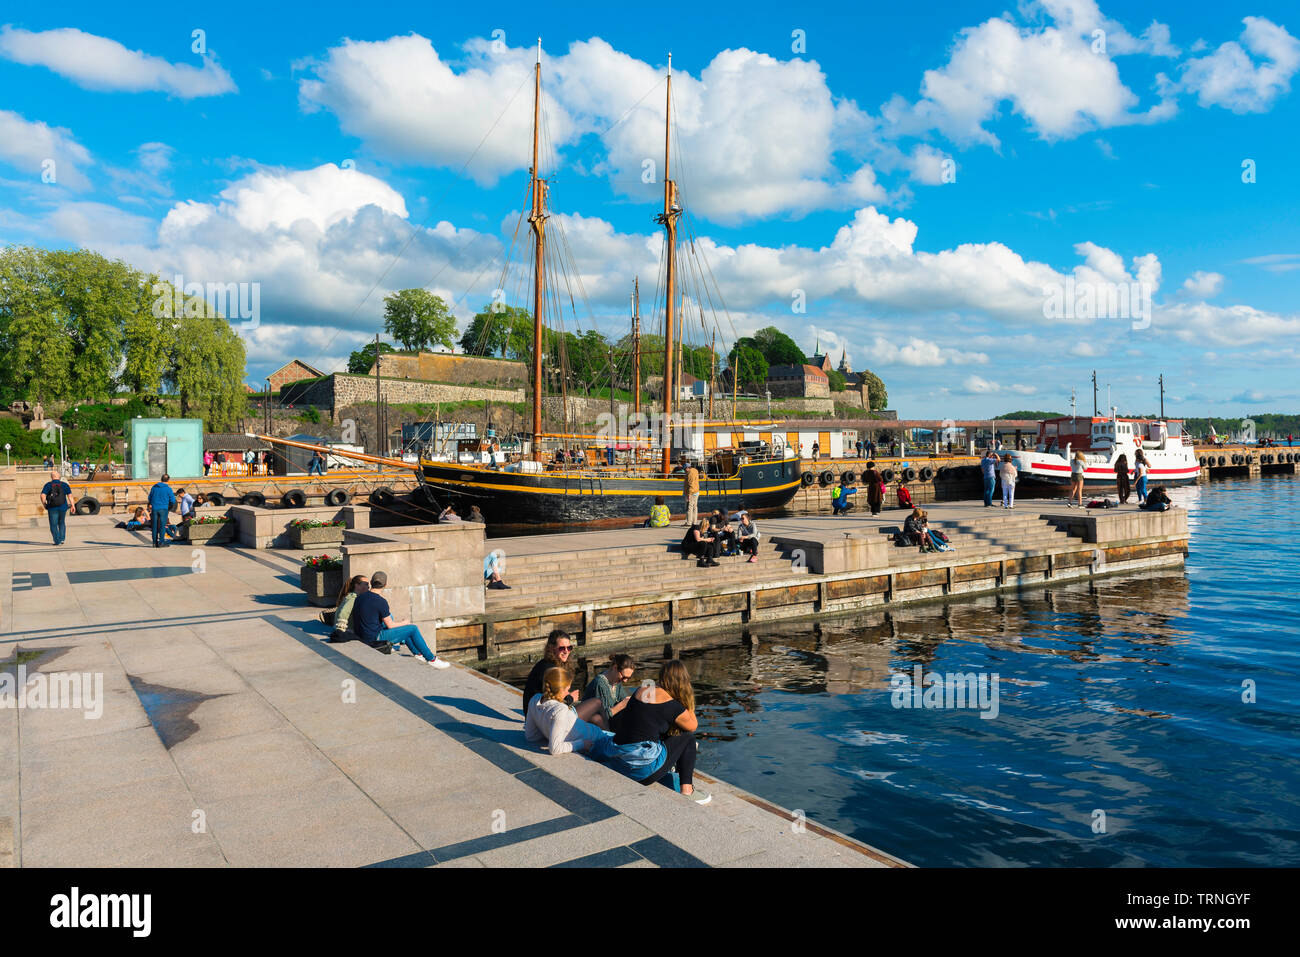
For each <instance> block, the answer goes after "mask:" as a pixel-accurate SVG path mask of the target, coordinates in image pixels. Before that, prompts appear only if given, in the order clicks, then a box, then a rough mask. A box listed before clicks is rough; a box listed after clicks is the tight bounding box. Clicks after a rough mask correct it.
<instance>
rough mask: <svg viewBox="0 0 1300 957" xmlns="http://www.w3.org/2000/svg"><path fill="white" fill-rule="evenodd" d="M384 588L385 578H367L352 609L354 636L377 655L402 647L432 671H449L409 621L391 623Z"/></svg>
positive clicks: (381, 576)
mask: <svg viewBox="0 0 1300 957" xmlns="http://www.w3.org/2000/svg"><path fill="white" fill-rule="evenodd" d="M387 585H388V575H387V574H385V573H384V572H375V573H374V574H373V575H371V576H370V590H369V591H364V592H361V593H360V594H359V595H357V598H356V602H355V603H354V604H353V605H352V628H353V630H354V631H355V632H356V633H357V636H358V637H359V638H360V639H361V640H362V641H364V642H365V643H366V644H368V645H371V646H374V647H379V648H380V650H381V651H382V650H383V648H382V646H383V645H384V644H390V645H399V644H400V645H406V647H407V648H409V649H410V650H411V654H413V655H419V656H420V657H422V658H423V659H424V660H425V661H426V662H428V663H429V664H430V665H432V666H433V667H434V668H450V667H451V664H450V662H447V661H443V660H442V659H441V658H439V657H438V656H437V655H435V654H434V653H433V652H432V651H430V650H429V646H428V644H426V643H425V640H424V636H423V635H421V634H420V629H419V628H417V627H415V625H413V624H411V623H410V622H409V621H404V622H394V621H393V613H392V612H391V611H390V610H389V608H388V599H387V598H385V597H384V596H383V595H381V594H380V592H381V591H383V590H384V588H385V587H386V586H387Z"/></svg>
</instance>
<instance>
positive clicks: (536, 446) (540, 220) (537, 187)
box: [528, 37, 546, 462]
mask: <svg viewBox="0 0 1300 957" xmlns="http://www.w3.org/2000/svg"><path fill="white" fill-rule="evenodd" d="M533 81H534V82H533V168H532V177H533V184H532V194H533V206H532V212H531V213H530V214H529V216H528V222H529V225H531V226H532V229H533V237H534V238H535V239H536V240H537V242H536V253H537V259H536V262H535V263H534V264H533V460H534V461H538V462H540V461H541V457H542V307H543V299H544V297H545V295H546V279H545V276H546V271H545V254H546V181H545V180H544V179H542V178H541V175H540V172H541V171H540V169H539V167H538V156H537V142H538V128H539V127H540V125H541V115H542V38H541V37H538V38H537V64H536V66H535V67H534V71H533Z"/></svg>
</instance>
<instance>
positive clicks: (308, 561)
mask: <svg viewBox="0 0 1300 957" xmlns="http://www.w3.org/2000/svg"><path fill="white" fill-rule="evenodd" d="M302 563H303V564H304V565H307V566H309V567H311V568H319V569H321V570H322V571H324V570H325V569H327V568H342V567H343V557H342V556H341V555H331V554H329V553H328V552H326V553H325V554H324V555H308V556H307V557H306V558H304V559H303V560H302Z"/></svg>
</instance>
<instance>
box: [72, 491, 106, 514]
mask: <svg viewBox="0 0 1300 957" xmlns="http://www.w3.org/2000/svg"><path fill="white" fill-rule="evenodd" d="M72 510H73V512H74V513H75V514H77V515H98V514H99V499H97V498H95V496H93V495H84V496H82V497H81V498H79V499H77V504H76V505H75V506H73V509H72Z"/></svg>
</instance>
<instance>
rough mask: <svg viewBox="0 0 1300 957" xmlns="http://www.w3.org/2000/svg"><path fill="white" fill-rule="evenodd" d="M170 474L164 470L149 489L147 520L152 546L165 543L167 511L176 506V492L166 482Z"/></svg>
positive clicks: (160, 545) (157, 546) (159, 546)
mask: <svg viewBox="0 0 1300 957" xmlns="http://www.w3.org/2000/svg"><path fill="white" fill-rule="evenodd" d="M170 481H171V476H170V475H168V474H167V473H166V472H164V473H163V477H162V478H161V479H160V480H159V481H158V482H155V483H154V486H153V488H151V489H149V521H150V526H151V528H152V530H153V547H154V548H162V547H163V546H164V545H166V544H167V542H166V535H167V513H168V512H169V511H171V510H172V509H174V508H175V507H176V493H175V492H173V491H172V487H171V486H170V485H168V484H167V483H168V482H170Z"/></svg>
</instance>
